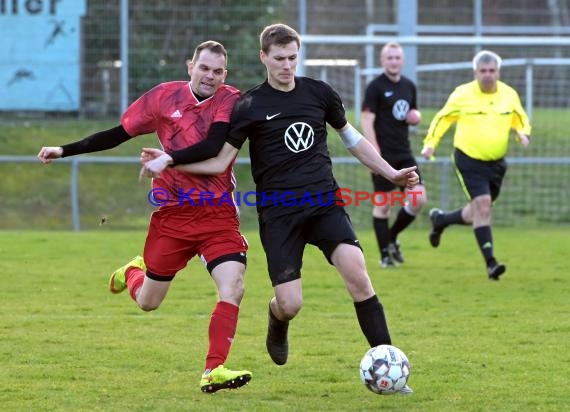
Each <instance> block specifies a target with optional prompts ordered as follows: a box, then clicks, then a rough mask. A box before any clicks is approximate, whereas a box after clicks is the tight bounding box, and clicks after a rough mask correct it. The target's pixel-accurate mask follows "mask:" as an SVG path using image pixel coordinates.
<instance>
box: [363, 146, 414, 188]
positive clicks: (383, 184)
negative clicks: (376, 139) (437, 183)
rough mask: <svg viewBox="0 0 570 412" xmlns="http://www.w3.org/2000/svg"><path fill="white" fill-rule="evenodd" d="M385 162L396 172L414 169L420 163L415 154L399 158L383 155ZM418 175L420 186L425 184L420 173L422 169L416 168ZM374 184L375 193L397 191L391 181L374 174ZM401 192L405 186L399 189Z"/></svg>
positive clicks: (399, 156)
mask: <svg viewBox="0 0 570 412" xmlns="http://www.w3.org/2000/svg"><path fill="white" fill-rule="evenodd" d="M382 157H383V158H384V160H386V161H387V162H388V164H389V165H390V166H392V167H393V168H394V169H396V170H400V169H403V168H405V167H412V166H416V167H417V166H418V162H416V158H415V157H414V155H413V154H411V153H409V154H403V155H398V156H389V155H384V154H383V155H382ZM416 173H417V174H418V176H419V177H420V182H419V184H420V185H423V184H424V181H423V179H422V175H421V173H420V168H419V167H417V168H416ZM372 184H373V185H374V191H375V192H391V191H392V190H394V189H396V187H397V186H396V185H395V184H394V183H392V182H391V181H389V180H388V179H386V178H384V177H382V176H380V175H377V174H374V173H372ZM399 189H400V190H404V186H401V187H399Z"/></svg>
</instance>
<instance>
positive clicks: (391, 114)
mask: <svg viewBox="0 0 570 412" xmlns="http://www.w3.org/2000/svg"><path fill="white" fill-rule="evenodd" d="M380 64H381V65H382V67H383V69H384V72H383V73H382V74H381V75H380V76H378V77H377V78H375V79H374V80H372V81H371V82H370V84H369V85H368V87H367V88H366V93H365V97H364V102H363V103H362V116H361V124H362V130H363V132H364V136H365V137H366V138H367V139H368V140H369V141H370V143H371V144H372V146H374V147H375V148H376V149H377V150H378V152H379V153H380V154H381V156H382V157H383V158H384V159H386V161H387V162H388V163H389V164H390V165H391V166H393V167H395V168H400V167H409V166H417V163H416V160H415V158H414V155H413V154H412V149H411V147H410V140H409V126H410V125H417V124H418V123H419V122H420V120H421V114H420V112H419V110H417V104H416V94H417V92H416V85H415V84H414V83H413V82H412V81H411V80H410V79H408V78H407V77H405V76H403V75H402V66H403V65H404V51H403V50H402V47H401V46H400V45H399V44H398V43H387V44H386V45H384V47H383V48H382V51H381V53H380ZM416 172H417V173H418V174H419V175H420V184H419V185H417V186H416V187H414V189H413V193H409V191H408V193H407V194H406V198H407V201H406V204H405V205H404V207H402V208H401V209H400V211H399V212H398V216H397V217H396V219H395V221H394V223H393V224H392V226H390V227H389V226H388V219H389V217H390V206H391V202H382V201H378V204H380V206H377V205H374V208H373V209H372V220H373V224H374V232H375V233H376V239H377V241H378V246H379V249H380V266H381V267H384V268H388V267H394V266H395V265H396V264H397V263H404V256H403V254H402V251H401V249H400V242H398V234H400V233H401V232H402V231H403V230H404V229H405V228H406V227H408V226H409V225H410V223H412V222H413V221H414V219H415V218H416V216H417V214H418V213H419V212H420V211H421V210H422V208H423V206H424V205H425V203H426V201H427V196H426V190H425V186H424V185H423V183H422V180H421V174H420V173H419V170H418V169H416ZM372 182H373V184H374V191H375V192H383V193H387V192H390V191H392V190H394V189H395V188H396V185H395V184H394V183H393V182H391V181H390V180H389V179H386V178H385V177H383V176H381V175H378V174H372ZM402 189H403V188H402V187H400V190H402ZM378 196H379V195H378ZM383 199H389V197H387V196H384V197H381V200H383ZM382 203H384V204H382Z"/></svg>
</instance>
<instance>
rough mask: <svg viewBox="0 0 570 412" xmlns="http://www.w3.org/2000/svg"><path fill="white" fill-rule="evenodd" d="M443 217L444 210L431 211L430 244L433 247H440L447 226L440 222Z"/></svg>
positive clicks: (435, 209) (434, 209)
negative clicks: (442, 234)
mask: <svg viewBox="0 0 570 412" xmlns="http://www.w3.org/2000/svg"><path fill="white" fill-rule="evenodd" d="M442 215H443V210H441V209H438V208H433V209H431V210H430V211H429V220H431V232H430V234H429V243H430V244H431V245H432V247H438V246H439V241H440V240H441V233H442V232H443V229H445V226H443V225H442V224H441V223H439V222H438V220H439V219H440V216H442Z"/></svg>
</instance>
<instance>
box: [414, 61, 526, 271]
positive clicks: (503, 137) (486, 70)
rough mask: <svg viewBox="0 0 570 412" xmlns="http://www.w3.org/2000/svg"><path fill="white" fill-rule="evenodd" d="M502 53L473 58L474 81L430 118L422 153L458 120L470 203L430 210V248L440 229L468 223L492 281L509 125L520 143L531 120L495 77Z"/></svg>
mask: <svg viewBox="0 0 570 412" xmlns="http://www.w3.org/2000/svg"><path fill="white" fill-rule="evenodd" d="M500 69H501V58H500V57H499V56H498V55H497V54H496V53H493V52H492V51H488V50H482V51H480V52H479V53H477V54H476V55H475V57H474V58H473V71H474V77H475V80H473V81H472V82H469V83H465V84H462V85H460V86H458V87H457V88H456V89H455V90H454V91H453V92H452V93H451V95H450V96H449V98H448V100H447V102H446V103H445V106H444V107H443V108H442V109H441V110H440V111H439V112H438V113H437V114H436V115H435V117H434V118H433V120H432V121H431V124H430V127H429V130H428V133H427V136H426V138H425V139H424V147H423V149H422V155H423V156H424V157H425V158H427V159H429V158H431V157H432V156H433V154H434V151H435V148H436V147H437V145H438V143H439V141H440V140H441V138H442V137H443V135H444V134H445V132H446V131H447V129H449V127H450V126H451V125H452V124H453V123H455V122H457V125H456V128H455V136H454V140H453V146H454V148H455V150H454V153H453V161H454V164H455V169H456V172H457V176H458V178H459V182H460V184H461V186H462V188H463V190H464V192H465V195H466V196H467V199H468V201H469V203H467V205H466V206H464V207H462V208H461V209H459V210H455V211H452V212H447V213H445V212H443V211H442V210H440V209H432V210H430V212H429V217H430V220H431V223H432V231H431V233H430V235H429V240H430V243H431V245H432V246H433V247H438V246H439V242H440V238H441V234H442V232H443V230H444V229H445V228H446V227H447V226H449V225H453V224H456V225H466V224H469V225H472V226H473V231H474V233H475V238H476V239H477V243H478V244H479V248H480V249H481V253H482V254H483V258H484V259H485V263H486V265H487V275H488V276H489V279H491V280H499V277H500V276H501V275H502V274H503V273H505V271H506V269H507V268H506V266H505V265H503V264H501V263H499V262H497V260H496V259H495V255H494V252H493V236H492V232H491V207H492V205H493V201H494V200H495V199H497V197H498V196H499V191H500V189H501V184H502V182H503V177H504V176H505V172H506V170H507V165H506V162H505V159H504V157H505V155H506V153H507V148H508V144H509V136H510V130H511V128H512V129H514V130H515V131H516V133H517V135H516V140H517V141H519V142H520V143H521V144H522V145H523V146H524V147H526V146H528V144H529V141H530V137H529V136H530V131H531V128H530V124H529V121H528V116H527V114H526V113H525V111H524V109H523V107H522V105H521V102H520V98H519V95H518V93H517V92H516V90H514V89H513V88H512V87H510V86H509V85H507V84H505V83H503V82H501V81H499V74H500Z"/></svg>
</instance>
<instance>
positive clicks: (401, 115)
mask: <svg viewBox="0 0 570 412" xmlns="http://www.w3.org/2000/svg"><path fill="white" fill-rule="evenodd" d="M408 110H410V105H409V104H408V102H407V101H405V100H398V101H397V102H396V103H394V106H393V107H392V115H393V116H394V117H395V118H396V120H405V119H406V114H408Z"/></svg>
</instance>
